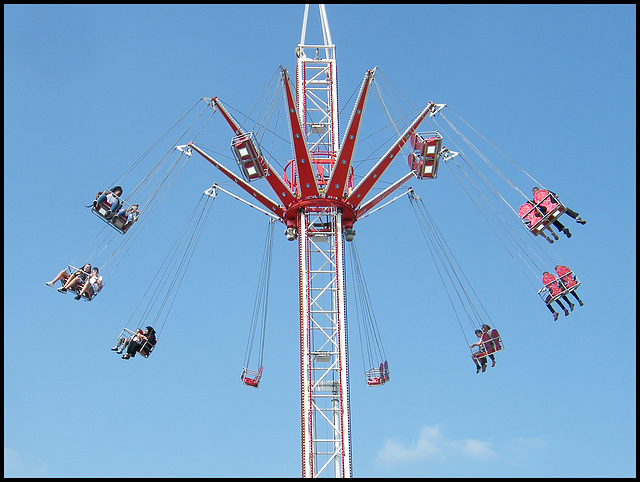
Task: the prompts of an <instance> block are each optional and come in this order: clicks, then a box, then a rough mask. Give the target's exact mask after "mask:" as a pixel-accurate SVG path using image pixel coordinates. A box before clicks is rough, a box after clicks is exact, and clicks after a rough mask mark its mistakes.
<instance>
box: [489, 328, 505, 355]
mask: <svg viewBox="0 0 640 482" xmlns="http://www.w3.org/2000/svg"><path fill="white" fill-rule="evenodd" d="M489 343H490V344H491V345H492V346H493V353H495V352H497V351H502V350H503V349H504V344H503V343H502V337H501V336H500V333H498V330H496V329H495V328H494V329H493V330H491V333H489Z"/></svg>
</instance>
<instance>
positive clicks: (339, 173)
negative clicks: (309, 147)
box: [326, 70, 374, 199]
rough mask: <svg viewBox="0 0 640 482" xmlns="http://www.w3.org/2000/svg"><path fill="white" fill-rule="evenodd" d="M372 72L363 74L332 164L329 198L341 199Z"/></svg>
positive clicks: (327, 194)
mask: <svg viewBox="0 0 640 482" xmlns="http://www.w3.org/2000/svg"><path fill="white" fill-rule="evenodd" d="M373 72H374V71H373V70H368V71H367V73H366V74H365V76H364V80H363V85H362V89H361V90H360V94H359V96H358V100H357V101H356V106H355V109H354V110H353V114H351V120H349V127H348V128H347V135H346V137H345V139H344V143H343V144H342V147H341V148H340V154H338V158H337V160H336V163H335V164H334V166H333V172H332V173H331V176H330V177H329V182H328V183H327V192H326V196H327V197H329V198H336V199H342V196H344V191H345V186H346V183H347V177H348V175H349V170H350V168H351V160H352V159H353V153H354V150H355V146H356V141H357V139H358V131H359V130H360V123H361V121H362V112H363V111H364V104H365V102H366V100H367V94H368V93H369V86H370V85H371V81H372V80H373Z"/></svg>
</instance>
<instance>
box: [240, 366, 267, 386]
mask: <svg viewBox="0 0 640 482" xmlns="http://www.w3.org/2000/svg"><path fill="white" fill-rule="evenodd" d="M260 378H262V367H260V368H258V370H257V371H256V370H249V369H248V368H245V367H242V375H240V379H241V380H242V383H244V384H245V385H246V386H248V387H254V388H258V385H259V384H260Z"/></svg>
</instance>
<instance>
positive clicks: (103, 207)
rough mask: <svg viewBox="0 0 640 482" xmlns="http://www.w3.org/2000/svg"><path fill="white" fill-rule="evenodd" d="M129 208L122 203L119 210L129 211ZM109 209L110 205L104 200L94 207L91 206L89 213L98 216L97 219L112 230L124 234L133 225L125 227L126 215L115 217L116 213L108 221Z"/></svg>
mask: <svg viewBox="0 0 640 482" xmlns="http://www.w3.org/2000/svg"><path fill="white" fill-rule="evenodd" d="M121 201H122V200H121ZM130 207H131V206H129V205H128V204H127V203H126V202H125V201H122V206H121V207H120V209H123V208H124V209H129V208H130ZM110 208H111V203H109V201H106V200H105V201H103V202H99V203H96V205H95V206H91V212H92V213H93V214H95V215H96V216H98V217H99V218H101V219H102V220H103V221H104V222H105V223H107V224H108V225H109V226H111V227H112V228H113V229H115V230H116V231H118V232H119V233H120V234H124V233H126V232H127V231H128V230H129V228H130V227H131V226H132V225H133V223H131V224H129V225H128V226H127V225H126V223H127V215H126V214H124V215H123V216H118V215H117V214H118V213H116V214H115V215H114V216H113V217H112V218H110V219H109V218H107V213H109V212H110ZM120 209H119V210H120Z"/></svg>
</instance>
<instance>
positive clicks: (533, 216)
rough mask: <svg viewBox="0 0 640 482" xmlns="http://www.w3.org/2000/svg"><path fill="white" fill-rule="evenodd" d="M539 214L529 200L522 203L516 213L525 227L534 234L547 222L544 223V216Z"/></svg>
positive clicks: (538, 232) (545, 225) (543, 227)
mask: <svg viewBox="0 0 640 482" xmlns="http://www.w3.org/2000/svg"><path fill="white" fill-rule="evenodd" d="M540 214H541V213H540V212H539V211H538V210H537V209H536V208H535V206H534V205H533V204H532V203H530V202H526V203H524V204H523V205H522V206H520V208H519V209H518V215H519V216H520V219H521V220H522V222H523V223H524V225H525V226H526V227H527V229H528V230H529V231H531V232H532V233H533V234H534V235H535V236H537V235H538V234H540V232H541V231H542V230H543V229H545V228H546V227H547V226H548V224H549V223H546V224H545V222H544V217H542V216H541V215H540Z"/></svg>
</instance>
